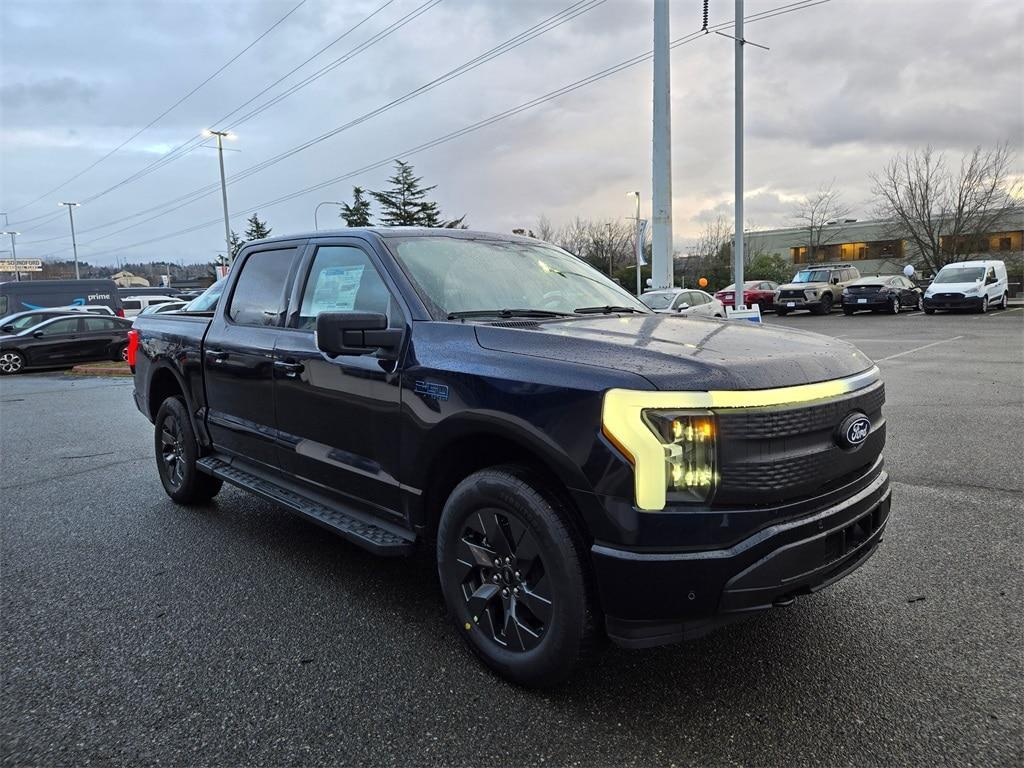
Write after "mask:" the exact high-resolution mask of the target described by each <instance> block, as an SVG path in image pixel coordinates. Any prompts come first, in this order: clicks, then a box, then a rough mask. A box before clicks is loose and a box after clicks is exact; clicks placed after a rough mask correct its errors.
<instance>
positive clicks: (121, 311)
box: [114, 309, 124, 317]
mask: <svg viewBox="0 0 1024 768" xmlns="http://www.w3.org/2000/svg"><path fill="white" fill-rule="evenodd" d="M114 314H116V315H117V316H118V317H124V310H123V309H119V310H117V312H115V313H114Z"/></svg>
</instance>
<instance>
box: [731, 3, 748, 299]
mask: <svg viewBox="0 0 1024 768" xmlns="http://www.w3.org/2000/svg"><path fill="white" fill-rule="evenodd" d="M735 33H736V40H735V42H734V43H733V46H734V48H735V54H736V108H735V112H736V126H735V129H734V130H735V132H736V136H735V144H736V161H735V171H736V190H735V195H736V223H735V227H736V243H735V245H734V247H733V253H732V260H733V261H732V272H733V278H734V282H733V285H734V287H735V289H736V290H735V291H734V292H733V296H734V299H733V306H734V307H735V308H736V309H746V308H747V306H746V302H745V298H746V291H744V290H743V43H744V40H743V0H736V29H735Z"/></svg>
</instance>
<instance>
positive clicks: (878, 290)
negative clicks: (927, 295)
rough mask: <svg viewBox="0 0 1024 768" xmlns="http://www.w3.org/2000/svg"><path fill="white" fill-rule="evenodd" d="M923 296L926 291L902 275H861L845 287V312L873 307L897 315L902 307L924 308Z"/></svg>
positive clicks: (849, 313)
mask: <svg viewBox="0 0 1024 768" xmlns="http://www.w3.org/2000/svg"><path fill="white" fill-rule="evenodd" d="M923 295H924V291H922V290H921V289H920V288H918V287H917V285H915V284H914V282H913V281H912V280H909V279H907V278H906V277H904V276H903V275H876V276H874V277H862V278H860V279H859V280H854V281H853V282H852V283H847V285H846V287H845V288H844V289H843V314H846V315H852V314H853V313H854V312H857V311H858V310H871V311H872V312H882V311H885V312H889V313H890V314H893V315H897V314H899V312H900V310H901V309H921V308H922V303H921V302H922V298H921V297H922V296H923Z"/></svg>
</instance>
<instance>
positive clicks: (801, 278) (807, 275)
mask: <svg viewBox="0 0 1024 768" xmlns="http://www.w3.org/2000/svg"><path fill="white" fill-rule="evenodd" d="M828 275H829V272H828V270H827V269H803V270H801V271H799V272H797V273H796V277H794V278H793V282H794V283H827V282H828Z"/></svg>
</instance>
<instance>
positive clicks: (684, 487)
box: [643, 409, 718, 502]
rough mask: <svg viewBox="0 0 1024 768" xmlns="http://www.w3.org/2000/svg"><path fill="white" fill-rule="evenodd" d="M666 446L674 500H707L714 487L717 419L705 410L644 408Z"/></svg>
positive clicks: (667, 483) (667, 482) (667, 481)
mask: <svg viewBox="0 0 1024 768" xmlns="http://www.w3.org/2000/svg"><path fill="white" fill-rule="evenodd" d="M643 419H644V423H646V424H647V428H648V429H650V430H651V431H652V432H653V433H654V434H655V435H656V436H657V438H658V440H659V441H660V442H661V444H662V446H663V447H664V450H665V469H664V472H665V490H666V491H667V492H668V493H669V494H671V497H672V498H671V500H672V501H680V502H703V501H708V500H709V499H710V498H711V495H712V494H713V493H714V491H715V485H716V482H717V480H718V473H717V472H716V470H715V467H716V460H715V442H716V441H715V431H716V430H715V419H714V416H713V415H712V414H711V413H708V412H706V411H704V412H697V413H694V412H692V411H660V410H654V409H647V410H644V412H643Z"/></svg>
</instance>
